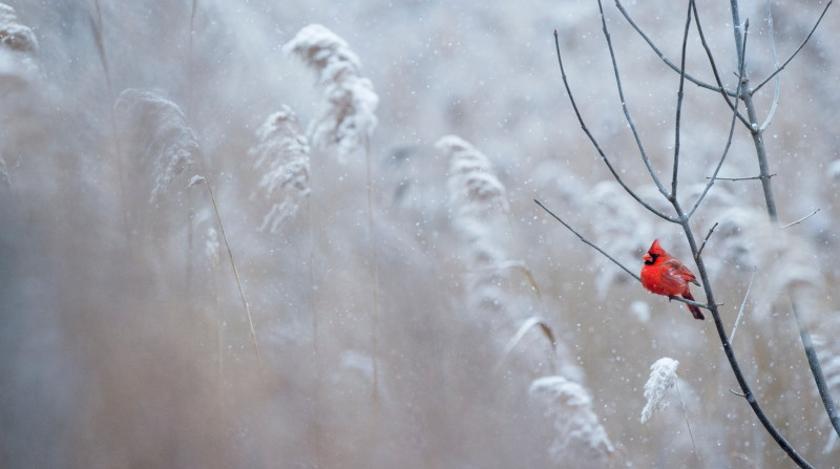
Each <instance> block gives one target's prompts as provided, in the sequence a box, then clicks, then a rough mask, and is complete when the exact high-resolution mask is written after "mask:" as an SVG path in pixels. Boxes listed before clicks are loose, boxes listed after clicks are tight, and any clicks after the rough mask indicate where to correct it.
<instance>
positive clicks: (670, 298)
mask: <svg viewBox="0 0 840 469" xmlns="http://www.w3.org/2000/svg"><path fill="white" fill-rule="evenodd" d="M672 301H674V295H668V303H670V302H672Z"/></svg>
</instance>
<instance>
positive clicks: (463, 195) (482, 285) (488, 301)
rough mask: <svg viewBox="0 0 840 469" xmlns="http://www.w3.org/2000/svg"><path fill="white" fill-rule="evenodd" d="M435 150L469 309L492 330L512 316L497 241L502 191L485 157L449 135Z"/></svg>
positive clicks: (503, 210) (503, 255)
mask: <svg viewBox="0 0 840 469" xmlns="http://www.w3.org/2000/svg"><path fill="white" fill-rule="evenodd" d="M435 146H436V147H437V149H438V150H439V151H440V152H441V153H442V154H443V155H444V156H446V157H447V158H448V159H449V176H448V181H447V182H448V189H449V207H450V209H451V212H452V218H451V221H452V224H453V226H454V228H455V230H456V231H457V232H458V234H459V235H460V237H461V238H462V240H463V243H464V247H465V249H466V250H467V252H468V259H467V261H466V263H467V266H468V269H469V271H470V274H471V280H472V282H471V285H470V286H469V287H468V288H469V295H468V300H469V303H470V310H471V312H472V313H473V314H476V315H478V317H484V320H489V321H490V324H491V325H494V326H495V327H497V328H498V327H499V326H500V325H501V323H503V322H506V321H505V319H507V318H505V316H507V315H510V314H512V313H513V312H512V311H509V309H510V306H511V304H510V303H511V299H510V296H509V295H508V294H507V293H506V291H505V289H504V286H503V285H504V283H505V281H506V278H507V276H506V271H505V269H504V268H503V264H504V263H506V262H507V261H508V253H507V250H506V246H505V243H504V242H503V241H502V240H501V239H499V236H498V234H499V233H500V232H502V231H504V230H505V229H506V228H505V225H504V222H505V220H506V219H507V218H506V217H507V212H508V202H507V197H506V192H505V187H504V186H503V185H502V183H501V182H500V181H499V179H498V178H497V177H496V175H495V174H494V171H493V167H492V166H491V165H490V161H489V160H488V159H487V157H486V156H484V155H483V154H482V153H481V152H479V151H478V150H476V149H475V148H474V147H473V146H472V145H470V144H469V143H468V142H466V141H464V140H462V139H461V138H459V137H456V136H453V135H449V136H446V137H443V138H441V139H440V140H438V142H437V144H436V145H435ZM522 313H524V312H522Z"/></svg>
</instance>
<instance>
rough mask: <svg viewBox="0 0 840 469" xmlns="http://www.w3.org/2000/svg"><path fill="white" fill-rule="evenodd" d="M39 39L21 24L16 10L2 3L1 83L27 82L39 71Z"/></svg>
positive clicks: (0, 37)
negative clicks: (10, 81)
mask: <svg viewBox="0 0 840 469" xmlns="http://www.w3.org/2000/svg"><path fill="white" fill-rule="evenodd" d="M37 54H38V39H37V38H36V37H35V33H33V32H32V29H31V28H29V27H28V26H26V25H23V24H21V23H20V22H19V20H18V17H17V15H16V14H15V9H14V8H12V7H10V6H9V5H6V4H5V3H0V81H5V80H17V81H27V80H28V79H29V78H30V77H31V76H32V74H33V73H34V72H35V71H36V70H37V67H36V65H35V62H34V57H35V56H36V55H37Z"/></svg>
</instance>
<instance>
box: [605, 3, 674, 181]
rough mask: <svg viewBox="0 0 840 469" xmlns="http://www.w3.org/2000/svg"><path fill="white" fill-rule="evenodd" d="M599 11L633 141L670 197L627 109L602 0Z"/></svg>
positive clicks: (648, 167)
mask: <svg viewBox="0 0 840 469" xmlns="http://www.w3.org/2000/svg"><path fill="white" fill-rule="evenodd" d="M598 11H599V12H600V13H601V30H602V31H603V32H604V38H605V39H606V40H607V49H608V50H609V51H610V60H611V61H612V67H613V74H614V75H615V86H616V88H618V97H619V99H620V100H621V109H622V110H623V111H624V118H625V119H626V120H627V125H628V126H629V127H630V131H631V132H632V133H633V139H634V140H635V141H636V146H637V147H638V148H639V154H641V156H642V161H643V162H644V163H645V167H646V168H647V170H648V173H650V177H651V178H652V179H653V183H654V184H655V185H656V188H657V189H659V192H660V193H661V194H662V195H663V196H665V197H668V192H667V191H666V190H665V186H663V185H662V182H661V181H660V180H659V177H658V176H657V175H656V173H655V172H654V171H653V166H652V165H651V163H650V158H648V155H647V152H646V151H645V147H644V145H643V144H642V140H641V138H640V137H639V132H638V131H637V130H636V123H635V122H634V121H633V117H631V116H630V110H629V109H628V108H627V101H626V99H625V97H624V89H623V87H622V86H621V76H620V74H619V72H618V62H617V61H616V59H615V51H614V50H613V45H612V40H611V38H610V32H609V29H608V28H607V20H606V18H605V17H604V7H603V5H602V4H601V0H598Z"/></svg>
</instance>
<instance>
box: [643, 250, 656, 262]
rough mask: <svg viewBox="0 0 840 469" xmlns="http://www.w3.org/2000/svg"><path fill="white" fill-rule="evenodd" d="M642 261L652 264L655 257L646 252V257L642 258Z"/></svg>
mask: <svg viewBox="0 0 840 469" xmlns="http://www.w3.org/2000/svg"><path fill="white" fill-rule="evenodd" d="M642 260H643V261H645V262H650V261H652V260H653V256H651V255H650V253H647V252H646V253H645V255H644V256H642Z"/></svg>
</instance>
